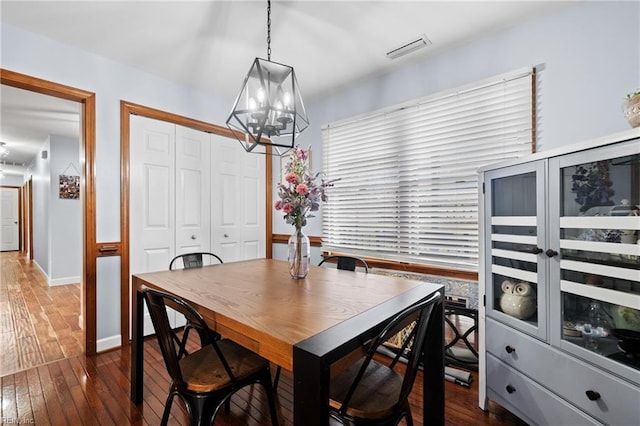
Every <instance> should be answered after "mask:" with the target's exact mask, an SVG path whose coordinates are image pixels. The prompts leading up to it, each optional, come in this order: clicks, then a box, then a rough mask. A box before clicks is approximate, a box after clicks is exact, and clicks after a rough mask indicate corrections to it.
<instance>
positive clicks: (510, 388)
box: [506, 385, 516, 393]
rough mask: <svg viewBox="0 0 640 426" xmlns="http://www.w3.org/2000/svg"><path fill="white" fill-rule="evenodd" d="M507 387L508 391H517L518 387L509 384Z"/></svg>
mask: <svg viewBox="0 0 640 426" xmlns="http://www.w3.org/2000/svg"><path fill="white" fill-rule="evenodd" d="M506 389H507V392H509V393H514V392H515V391H516V388H514V387H513V386H511V385H507V387H506Z"/></svg>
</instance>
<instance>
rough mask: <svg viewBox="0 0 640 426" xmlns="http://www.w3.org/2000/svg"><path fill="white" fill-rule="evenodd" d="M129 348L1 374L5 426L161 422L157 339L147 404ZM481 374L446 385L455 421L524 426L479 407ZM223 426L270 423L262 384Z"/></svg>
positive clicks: (282, 402)
mask: <svg viewBox="0 0 640 426" xmlns="http://www.w3.org/2000/svg"><path fill="white" fill-rule="evenodd" d="M129 368H130V353H129V347H125V348H123V349H117V350H113V351H110V352H106V353H102V354H99V355H97V356H94V357H86V356H84V355H80V356H73V357H70V358H66V359H62V360H59V361H54V362H51V363H48V364H45V365H41V366H39V367H35V368H31V369H28V370H24V371H21V372H18V373H14V374H9V375H6V376H4V377H2V378H1V390H2V397H1V398H2V401H1V402H2V404H1V406H2V412H1V413H0V417H1V418H2V424H18V423H19V422H20V423H19V424H36V425H49V424H50V425H158V424H159V423H160V418H161V417H162V410H163V407H164V401H165V398H166V395H167V389H168V388H169V379H168V375H167V373H166V371H165V367H164V363H163V361H162V358H161V355H160V351H159V349H158V345H157V342H156V341H155V340H154V339H148V340H147V342H146V343H145V366H144V368H145V381H144V402H143V403H142V404H140V405H139V406H136V405H134V404H133V403H131V401H130V400H129V385H130V381H129V380H130V379H129V377H130V369H129ZM421 387H422V375H421V374H419V376H418V379H417V382H416V386H415V388H414V392H413V393H412V395H411V404H412V410H413V415H414V420H415V424H416V426H420V425H422V424H423V422H422V404H421V403H420V402H419V400H420V398H421V393H420V389H421ZM477 389H478V388H477V376H475V374H474V382H473V384H472V386H471V387H469V388H465V387H462V386H459V385H456V384H453V383H449V382H447V383H446V388H445V397H446V408H445V410H446V411H445V413H446V424H447V425H461V426H464V425H469V426H471V425H524V424H525V423H523V422H521V421H520V420H519V419H517V418H516V417H515V416H513V415H512V414H510V413H509V412H507V411H506V410H504V409H503V408H502V407H500V406H498V405H496V404H491V405H490V410H489V411H488V412H484V411H482V410H480V408H478V404H477V400H478V390H477ZM277 404H278V416H279V419H280V424H282V425H291V424H293V420H292V419H293V413H292V411H291V410H292V406H293V398H292V381H291V374H290V373H289V372H287V371H283V375H282V379H281V381H280V385H279V386H278V396H277ZM169 424H171V425H185V424H187V416H186V413H185V411H184V409H183V408H182V404H181V403H179V402H178V400H176V402H175V403H174V405H173V409H172V417H171V419H170V421H169ZM216 424H217V425H232V426H241V425H242V426H244V425H269V424H270V421H269V413H268V408H267V404H266V398H265V397H264V393H263V391H262V388H261V387H260V386H254V387H248V388H245V389H243V390H241V391H240V392H238V393H237V394H236V395H235V396H234V397H233V399H232V405H231V412H230V414H225V413H224V412H222V413H220V415H219V416H218V418H217V419H216Z"/></svg>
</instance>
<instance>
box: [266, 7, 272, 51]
mask: <svg viewBox="0 0 640 426" xmlns="http://www.w3.org/2000/svg"><path fill="white" fill-rule="evenodd" d="M267 60H268V61H271V0H267Z"/></svg>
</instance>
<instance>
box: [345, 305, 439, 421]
mask: <svg viewBox="0 0 640 426" xmlns="http://www.w3.org/2000/svg"><path fill="white" fill-rule="evenodd" d="M441 297H442V295H441V294H440V293H435V294H434V295H433V296H431V297H430V298H428V299H427V300H423V301H422V302H419V303H416V304H414V305H412V306H410V307H408V308H407V309H405V310H404V311H402V312H401V313H399V314H398V315H396V317H395V318H393V319H392V320H391V321H389V322H388V323H387V325H386V326H385V327H384V328H383V329H382V331H381V332H380V334H378V336H376V337H375V338H374V339H373V340H372V341H371V343H370V345H369V347H368V349H367V354H366V356H365V359H364V361H363V363H362V366H361V367H360V370H359V371H358V374H357V375H356V377H355V379H354V381H353V383H352V384H351V387H350V388H349V391H348V392H347V394H346V395H345V398H344V400H343V401H342V406H341V407H340V411H341V412H343V413H344V412H346V410H347V408H348V407H349V401H350V399H351V397H352V396H353V394H354V393H355V391H356V389H357V387H358V385H359V384H360V381H361V380H362V377H363V375H364V373H365V371H366V370H367V367H368V366H369V364H370V363H371V360H372V359H373V356H374V355H375V354H376V352H377V351H378V348H379V347H380V345H382V344H383V343H384V342H386V341H387V340H389V339H390V338H391V337H393V336H395V335H396V334H397V333H399V332H400V331H401V330H403V329H404V328H406V327H408V326H411V324H412V323H415V324H414V326H413V329H412V330H411V332H410V333H409V335H408V336H407V339H406V341H405V345H403V348H405V347H406V346H407V345H406V343H408V342H409V341H411V345H410V346H411V350H410V351H409V353H408V356H407V365H406V368H405V370H404V378H403V381H402V386H401V388H400V392H399V393H398V395H397V401H396V403H400V402H401V401H403V400H406V399H407V398H408V397H409V394H410V393H411V389H412V388H413V384H414V382H415V380H416V375H417V373H418V368H419V364H420V359H421V356H420V355H421V354H422V352H423V350H424V348H423V345H424V340H425V337H426V335H427V332H428V330H429V325H430V324H432V321H431V318H432V313H433V309H434V306H435V305H436V303H438V301H439V300H440V299H441ZM403 355H404V354H403V351H399V352H398V354H397V355H396V357H395V358H394V360H393V361H392V362H391V364H390V365H389V368H390V369H393V367H394V366H395V364H396V363H397V361H398V359H399V358H400V357H401V356H403ZM394 397H395V396H394Z"/></svg>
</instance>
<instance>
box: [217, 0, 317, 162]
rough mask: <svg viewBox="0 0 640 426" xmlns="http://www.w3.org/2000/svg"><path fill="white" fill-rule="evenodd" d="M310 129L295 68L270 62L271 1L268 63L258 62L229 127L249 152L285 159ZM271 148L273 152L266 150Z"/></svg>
mask: <svg viewBox="0 0 640 426" xmlns="http://www.w3.org/2000/svg"><path fill="white" fill-rule="evenodd" d="M308 126H309V119H308V118H307V112H306V111H305V108H304V104H303V102H302V95H301V94H300V88H299V87H298V81H297V80H296V74H295V71H294V70H293V67H290V66H288V65H283V64H279V63H277V62H272V61H271V0H268V1H267V59H266V60H265V59H261V58H255V60H254V61H253V65H251V68H250V69H249V72H248V73H247V76H246V77H245V79H244V83H243V84H242V89H241V90H240V94H239V95H238V97H237V98H236V101H235V103H234V105H233V109H232V111H231V114H229V118H227V127H228V128H229V129H230V130H231V131H232V132H233V133H234V135H235V137H236V138H237V139H238V141H240V143H241V144H242V146H243V147H244V149H245V150H246V151H247V152H258V153H263V154H264V153H271V154H273V155H283V154H285V153H286V152H287V151H289V150H290V149H291V148H293V145H294V144H295V138H296V136H297V135H298V134H300V133H301V132H302V131H303V130H305V129H306V128H307V127H308ZM266 147H271V150H270V152H269V150H267V149H265V148H266Z"/></svg>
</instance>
